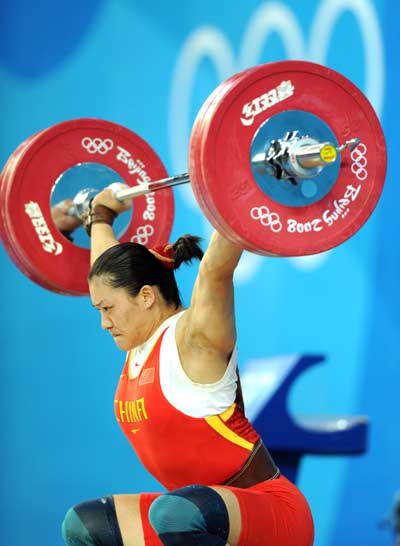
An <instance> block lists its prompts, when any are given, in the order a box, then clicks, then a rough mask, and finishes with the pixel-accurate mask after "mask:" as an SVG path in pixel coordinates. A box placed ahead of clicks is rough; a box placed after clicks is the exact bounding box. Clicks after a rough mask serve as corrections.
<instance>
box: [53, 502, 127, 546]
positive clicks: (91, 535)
mask: <svg viewBox="0 0 400 546" xmlns="http://www.w3.org/2000/svg"><path fill="white" fill-rule="evenodd" d="M62 535H63V538H64V542H65V544H67V546H123V543H122V538H121V532H120V530H119V526H118V520H117V515H116V512H115V506H114V500H113V498H112V497H104V498H101V499H96V500H92V501H88V502H83V503H81V504H77V505H76V506H74V507H73V508H70V509H69V510H68V512H67V513H66V515H65V518H64V521H63V523H62Z"/></svg>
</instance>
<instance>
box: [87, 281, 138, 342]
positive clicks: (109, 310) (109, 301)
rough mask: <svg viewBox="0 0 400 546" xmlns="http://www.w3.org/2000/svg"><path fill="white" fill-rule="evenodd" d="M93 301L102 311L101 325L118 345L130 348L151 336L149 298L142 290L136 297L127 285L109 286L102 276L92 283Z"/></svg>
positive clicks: (90, 285) (90, 289)
mask: <svg viewBox="0 0 400 546" xmlns="http://www.w3.org/2000/svg"><path fill="white" fill-rule="evenodd" d="M89 291H90V296H91V300H92V304H93V306H94V307H96V309H98V310H99V311H100V315H101V327H102V328H103V329H104V330H107V331H108V332H110V334H111V335H112V336H113V338H114V340H115V343H116V344H117V346H118V347H119V348H120V349H121V350H123V351H129V350H130V349H132V348H133V347H136V346H138V345H140V344H142V343H144V342H145V341H146V339H147V337H148V330H149V324H148V320H147V318H148V317H147V315H148V312H149V304H148V298H147V299H146V297H145V294H144V293H142V291H140V292H139V294H138V295H137V296H135V297H132V296H130V295H129V294H128V292H127V291H126V290H125V289H124V288H112V287H111V286H108V285H107V284H106V283H105V282H104V280H103V278H102V277H94V278H93V279H91V281H90V283H89Z"/></svg>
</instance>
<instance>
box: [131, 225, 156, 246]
mask: <svg viewBox="0 0 400 546" xmlns="http://www.w3.org/2000/svg"><path fill="white" fill-rule="evenodd" d="M152 235H154V228H153V226H151V225H149V224H146V225H144V226H139V227H138V228H137V230H136V235H133V236H132V237H131V243H139V244H141V245H147V243H148V242H149V237H151V236H152Z"/></svg>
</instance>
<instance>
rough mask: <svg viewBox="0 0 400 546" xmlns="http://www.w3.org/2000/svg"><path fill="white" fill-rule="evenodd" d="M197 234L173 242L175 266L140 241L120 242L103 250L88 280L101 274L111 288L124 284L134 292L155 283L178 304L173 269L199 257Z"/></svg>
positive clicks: (169, 299) (169, 300)
mask: <svg viewBox="0 0 400 546" xmlns="http://www.w3.org/2000/svg"><path fill="white" fill-rule="evenodd" d="M199 242H200V238H199V237H195V236H193V235H183V236H182V237H179V239H178V240H177V241H176V243H174V244H173V245H172V248H173V253H172V255H173V258H174V266H173V268H168V267H166V266H165V265H163V262H162V261H161V260H159V259H158V258H156V257H155V255H154V254H152V252H151V251H150V250H148V249H147V248H146V247H145V246H143V245H141V244H139V243H119V244H118V245H115V246H112V247H110V248H108V249H107V250H106V251H105V252H103V253H102V254H101V255H100V256H99V257H98V258H97V259H96V261H95V262H94V264H93V265H92V267H91V269H90V272H89V277H88V280H89V281H90V280H91V279H93V277H104V279H105V282H106V283H107V284H108V285H109V286H111V287H113V288H125V290H126V291H127V292H128V293H129V294H130V295H131V296H132V297H134V296H136V295H137V294H138V293H139V291H140V289H141V288H142V286H144V285H145V284H148V285H150V286H154V285H155V286H157V287H158V288H159V290H160V292H161V294H162V296H163V298H164V299H165V301H166V302H167V303H171V304H175V308H176V309H177V308H178V307H179V306H180V305H181V304H182V302H181V298H180V295H179V290H178V286H177V284H176V280H175V275H174V269H177V268H178V267H179V266H180V265H181V264H182V263H184V262H185V263H190V262H191V261H192V260H193V258H198V259H199V260H201V258H202V257H203V251H202V250H201V248H200V246H199Z"/></svg>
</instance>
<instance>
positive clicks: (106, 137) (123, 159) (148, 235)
mask: <svg viewBox="0 0 400 546" xmlns="http://www.w3.org/2000/svg"><path fill="white" fill-rule="evenodd" d="M79 163H100V164H102V165H105V166H107V167H109V168H111V169H113V170H114V171H116V172H117V173H118V175H119V176H120V177H121V178H122V179H123V180H124V181H125V182H126V183H127V184H128V185H130V186H135V185H138V184H140V183H142V182H148V181H150V180H159V179H161V178H165V177H166V176H167V173H166V170H165V168H164V166H163V164H162V163H161V160H160V159H159V157H158V156H157V155H156V154H155V152H154V151H153V150H152V148H151V147H150V146H149V145H148V144H147V143H146V142H145V141H144V140H143V139H142V138H140V137H139V136H138V135H136V134H135V133H133V132H131V131H129V130H128V129H126V128H125V127H122V126H120V125H116V124H114V123H111V122H108V121H104V120H98V119H77V120H71V121H67V122H63V123H60V124H58V125H55V126H53V127H50V128H49V129H46V130H44V131H42V132H41V133H40V135H38V136H37V137H36V138H34V139H33V140H32V142H30V144H29V145H28V146H27V148H25V149H24V151H23V153H22V154H21V155H20V157H19V159H18V162H17V163H15V161H14V163H13V168H8V167H7V166H6V168H5V170H6V172H7V173H8V175H7V192H6V193H7V196H6V203H5V215H4V216H5V218H6V225H7V219H8V223H9V225H8V230H9V232H10V233H11V234H12V235H11V239H12V241H13V247H14V251H15V252H16V253H17V254H18V255H19V256H20V257H21V256H23V260H24V262H25V265H26V264H29V269H30V271H31V273H32V275H33V277H34V278H36V282H38V279H40V281H41V282H39V284H42V286H45V287H49V288H50V289H51V290H54V291H56V292H61V293H64V294H71V295H83V294H87V293H88V287H87V280H86V278H87V274H88V271H89V250H88V249H84V248H81V247H78V246H76V245H74V244H73V243H71V242H69V241H68V240H66V239H65V238H64V237H62V236H61V234H60V233H59V232H58V230H57V228H56V226H55V225H54V223H53V220H52V218H51V211H50V194H51V191H52V189H53V186H54V183H55V181H56V180H57V179H58V178H59V177H60V175H62V174H63V173H64V172H65V171H67V170H68V169H70V168H71V167H73V166H75V165H77V164H79ZM173 214H174V206H173V194H172V190H171V189H170V188H166V189H164V190H162V191H159V192H155V193H153V194H149V195H146V196H143V197H138V198H135V203H134V207H133V214H132V218H131V222H130V224H129V226H128V228H127V230H126V232H125V233H124V235H123V236H122V237H121V239H120V241H121V242H124V241H129V240H131V241H137V242H140V243H142V244H145V245H146V246H150V247H151V246H154V245H156V244H159V243H163V242H166V241H168V238H169V235H170V232H171V229H172V223H173ZM31 278H32V277H31Z"/></svg>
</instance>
